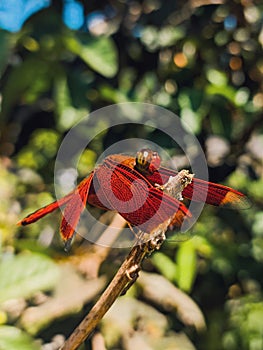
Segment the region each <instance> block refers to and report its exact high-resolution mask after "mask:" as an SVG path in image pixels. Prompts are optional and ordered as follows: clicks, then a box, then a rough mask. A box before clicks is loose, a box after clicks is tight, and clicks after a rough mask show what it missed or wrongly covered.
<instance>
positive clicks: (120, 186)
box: [18, 149, 249, 249]
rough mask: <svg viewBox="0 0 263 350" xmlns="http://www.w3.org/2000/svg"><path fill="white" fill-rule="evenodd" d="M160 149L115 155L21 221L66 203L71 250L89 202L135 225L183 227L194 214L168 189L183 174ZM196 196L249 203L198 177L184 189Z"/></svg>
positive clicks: (65, 233) (64, 230)
mask: <svg viewBox="0 0 263 350" xmlns="http://www.w3.org/2000/svg"><path fill="white" fill-rule="evenodd" d="M160 164H161V159H160V156H159V154H158V153H157V152H154V151H152V150H150V149H142V150H141V151H139V152H138V153H137V155H136V157H130V156H127V155H122V154H115V155H110V156H108V157H107V158H105V160H104V161H103V163H102V164H101V165H99V166H98V167H97V168H96V169H94V171H92V173H91V174H90V175H89V176H88V177H87V178H85V179H84V180H82V181H81V182H80V184H79V185H78V186H77V187H76V189H75V190H73V191H72V192H70V193H69V194H68V195H66V196H65V197H63V198H61V199H59V200H57V201H54V202H53V203H51V204H48V205H46V206H45V207H42V208H40V209H38V210H36V211H35V212H34V213H32V214H29V215H28V216H27V217H25V218H24V219H22V220H21V221H19V222H18V225H23V226H24V225H28V224H31V223H33V222H35V221H37V220H39V219H40V218H42V217H43V216H45V215H47V214H49V213H51V212H53V211H54V210H56V209H58V208H59V207H63V206H64V207H65V209H64V211H63V215H62V221H61V225H60V232H61V237H62V239H63V241H64V242H65V247H66V248H67V249H68V248H69V246H70V243H71V240H72V238H73V236H74V233H75V229H76V226H77V224H78V222H79V219H80V215H81V213H82V211H83V210H84V208H85V206H86V203H88V204H90V205H92V206H95V207H99V208H101V209H105V210H115V211H117V212H118V213H119V214H120V215H121V216H122V217H123V218H124V219H125V220H126V221H127V222H128V224H129V225H130V226H132V227H134V226H135V227H137V228H139V229H140V230H142V231H144V232H152V230H154V229H155V228H156V227H158V226H159V225H160V224H162V223H163V222H165V221H166V220H168V219H170V218H172V221H171V224H170V226H169V228H170V229H174V228H180V227H181V225H182V223H183V222H184V220H188V219H190V218H191V213H190V211H189V210H188V209H187V208H186V206H185V205H184V204H183V203H182V202H181V201H179V200H178V199H176V198H173V197H172V196H170V195H168V194H166V193H164V191H163V190H162V187H161V186H163V185H164V184H165V183H167V182H168V181H169V179H170V177H171V176H172V177H174V176H176V175H177V174H178V173H177V172H176V171H174V170H171V169H167V168H164V167H162V166H160ZM182 196H183V197H185V198H188V199H190V200H194V201H199V202H206V203H208V204H211V205H215V206H230V207H233V208H246V207H248V203H249V202H248V199H247V197H246V196H245V195H244V194H243V193H241V192H238V191H236V190H234V189H232V188H230V187H227V186H223V185H219V184H216V183H212V182H206V181H204V180H200V179H197V178H194V179H193V181H192V182H191V183H190V184H188V185H187V186H186V187H185V188H184V189H183V191H182Z"/></svg>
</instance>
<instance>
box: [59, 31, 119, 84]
mask: <svg viewBox="0 0 263 350" xmlns="http://www.w3.org/2000/svg"><path fill="white" fill-rule="evenodd" d="M65 45H66V46H67V47H68V49H69V50H70V51H72V52H73V53H75V54H76V55H78V56H79V57H80V58H81V59H82V60H83V61H84V62H86V63H87V64H88V65H89V66H90V67H91V68H92V69H94V70H95V71H96V72H98V73H100V74H101V75H103V76H105V77H107V78H112V77H114V75H115V74H116V73H117V69H118V57H117V49H116V46H115V44H114V42H113V40H112V39H111V38H110V37H106V36H100V37H91V36H89V35H87V34H86V33H78V35H76V36H75V37H69V38H67V39H66V40H65Z"/></svg>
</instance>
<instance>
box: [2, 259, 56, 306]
mask: <svg viewBox="0 0 263 350" xmlns="http://www.w3.org/2000/svg"><path fill="white" fill-rule="evenodd" d="M58 276H59V270H58V267H57V265H56V264H55V263H54V262H53V261H52V260H51V259H49V258H48V257H46V256H44V255H40V254H24V255H18V256H15V257H12V258H10V259H6V260H4V261H3V262H2V263H1V265H0V301H1V302H3V301H5V300H8V299H13V298H20V297H24V298H27V297H30V296H32V295H33V294H34V293H35V292H37V291H39V290H48V289H52V288H53V287H54V285H55V284H56V281H57V278H58Z"/></svg>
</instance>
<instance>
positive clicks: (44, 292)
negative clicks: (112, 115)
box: [0, 0, 263, 350]
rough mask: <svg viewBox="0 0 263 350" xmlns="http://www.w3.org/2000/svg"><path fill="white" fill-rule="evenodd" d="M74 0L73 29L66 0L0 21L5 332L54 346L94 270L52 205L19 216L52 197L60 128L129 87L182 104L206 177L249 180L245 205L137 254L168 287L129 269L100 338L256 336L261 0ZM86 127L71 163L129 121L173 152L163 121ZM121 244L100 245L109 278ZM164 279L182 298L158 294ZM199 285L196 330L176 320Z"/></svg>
mask: <svg viewBox="0 0 263 350" xmlns="http://www.w3.org/2000/svg"><path fill="white" fill-rule="evenodd" d="M24 2H25V3H26V0H24ZM73 2H74V1H73ZM78 3H79V4H81V5H82V7H83V11H84V12H83V14H84V15H85V21H83V25H82V27H79V30H78V31H77V30H75V31H74V30H72V29H70V28H69V26H68V23H69V22H68V21H69V19H68V18H67V19H66V17H65V11H64V10H65V9H64V10H63V6H64V2H63V1H53V2H52V4H51V5H50V6H49V7H46V8H44V9H42V10H41V11H38V12H35V13H34V14H33V15H31V16H29V17H28V18H27V20H26V21H25V22H24V24H23V26H22V28H21V29H20V30H19V31H17V32H12V33H11V32H8V31H6V30H1V31H0V45H1V53H0V72H1V79H0V82H1V102H0V103H1V119H0V137H1V138H0V152H1V164H0V185H1V186H0V194H1V202H0V209H1V210H0V238H1V246H0V258H1V265H0V284H1V286H0V287H1V288H0V298H1V301H3V302H2V303H1V306H0V324H1V326H0V348H1V349H12V350H13V349H14V350H16V349H38V348H40V346H41V344H42V349H45V345H50V346H53V348H59V345H54V344H58V343H55V340H54V337H56V336H57V335H58V334H63V336H68V335H69V334H70V332H71V331H72V329H73V328H74V327H75V325H76V322H77V321H78V320H80V319H81V318H82V317H83V315H84V314H86V313H87V310H88V309H89V308H90V306H91V305H92V304H93V303H94V301H95V299H96V298H97V297H98V294H99V292H100V291H101V289H102V288H103V286H104V285H105V280H104V281H101V280H98V279H97V278H95V279H94V280H91V281H89V282H87V280H86V279H85V277H84V276H83V271H84V275H85V273H86V272H85V271H86V270H85V269H87V266H88V265H89V266H93V265H92V264H93V263H94V261H96V259H97V257H96V256H93V255H92V252H90V251H89V249H90V248H87V253H85V254H84V255H83V256H82V255H81V254H79V253H78V250H76V251H75V254H73V253H74V252H73V253H72V260H71V259H70V258H71V257H69V256H65V254H64V253H63V252H62V246H61V242H60V241H59V237H58V235H57V231H58V216H57V215H56V214H55V215H52V216H50V217H48V218H45V219H43V220H41V221H39V222H37V223H35V224H34V225H32V226H29V227H27V228H26V229H16V227H15V223H16V222H17V221H18V219H19V218H21V217H23V216H25V215H27V213H29V212H31V211H33V210H35V209H37V208H38V207H40V206H42V205H45V204H47V203H49V202H50V201H52V200H53V195H51V193H54V192H53V170H54V162H55V159H56V154H57V151H58V149H59V145H60V143H61V141H62V140H63V137H64V136H65V135H66V133H67V132H68V130H69V129H70V128H71V127H72V126H73V125H74V124H75V123H76V122H78V121H79V120H81V118H82V117H83V116H86V115H88V114H89V113H90V112H92V111H94V110H97V109H98V108H101V107H104V106H107V105H109V104H112V103H121V102H133V101H135V102H148V103H153V104H157V105H159V106H163V107H165V108H167V109H169V110H171V111H172V112H175V113H177V114H178V115H179V116H180V118H181V119H182V120H183V121H184V122H186V123H187V124H188V125H189V126H190V127H191V130H192V132H193V133H195V135H196V136H197V137H198V139H199V141H200V143H201V145H202V146H203V148H204V150H205V152H206V156H207V162H208V166H209V170H210V179H211V180H212V181H215V182H224V183H225V184H228V185H230V186H232V187H234V188H236V189H238V190H240V191H243V192H245V193H247V194H248V196H249V198H250V199H251V202H252V203H253V206H252V207H251V208H250V209H248V210H244V211H234V210H221V209H220V210H219V209H217V208H211V207H209V208H208V207H207V208H205V210H204V211H203V213H202V216H201V217H200V218H199V221H198V222H197V223H196V225H195V226H194V228H193V231H194V235H195V237H194V238H192V239H191V240H189V241H186V242H182V243H176V242H172V241H171V242H167V243H166V244H165V245H164V246H163V247H162V250H161V251H160V252H157V253H155V254H154V255H153V256H152V257H151V259H147V260H146V261H145V270H147V271H148V273H150V272H151V273H152V272H155V273H156V272H157V271H158V273H159V275H160V276H158V277H162V278H163V279H162V281H163V282H160V283H162V288H161V286H160V287H158V286H157V287H153V289H156V290H157V291H159V288H160V293H159V294H160V298H163V300H162V301H161V302H160V303H158V300H157V295H154V297H151V295H150V294H149V291H146V287H145V286H143V285H142V284H141V285H140V283H139V281H138V284H136V285H135V286H134V288H133V289H132V290H131V291H130V295H129V297H128V299H127V300H126V299H123V300H122V298H120V300H119V301H118V305H117V306H116V309H115V311H114V309H113V311H112V314H110V315H108V316H107V317H105V320H104V321H103V323H102V327H101V332H102V335H103V336H104V337H105V340H106V342H107V346H108V348H109V349H110V348H113V347H114V346H115V348H116V347H118V348H120V349H128V348H131V347H133V348H135V347H136V345H134V344H141V348H147V346H148V348H151V349H159V348H162V349H164V348H165V349H174V348H175V344H176V346H177V348H178V349H183V350H185V349H202V350H205V349H209V350H210V349H213V350H222V349H227V350H235V349H239V350H247V349H248V350H260V349H262V348H263V329H262V317H263V293H262V288H263V279H262V264H263V224H262V222H263V199H262V198H263V153H262V149H263V118H262V112H263V85H262V79H263V58H262V46H263V29H262V19H263V18H262V13H263V7H262V3H261V2H260V1H256V0H255V1H245V0H244V1H243V0H242V1H235V2H233V1H227V0H226V1H221V0H218V1H214V2H213V4H212V5H211V4H210V2H209V1H195V0H194V1H187V2H185V1H173V0H168V1H166V2H165V3H164V2H160V1H155V0H143V1H122V0H112V1H111V2H107V1H104V0H102V1H100V2H99V3H98V2H95V1H88V2H87V1H79V2H78ZM211 3H212V2H211ZM46 6H47V4H46ZM63 11H64V12H63ZM65 22H66V24H67V25H66V24H65ZM72 27H73V26H72ZM130 118H131V120H135V121H137V122H139V120H137V119H136V116H130ZM153 122H154V121H153ZM84 131H85V130H83V132H84ZM85 132H86V131H85ZM87 132H89V133H91V134H93V136H94V135H96V138H95V139H94V140H93V142H91V144H90V147H89V149H88V150H86V151H85V152H84V153H83V154H82V156H81V158H80V160H79V163H78V169H77V170H78V174H79V177H80V178H82V177H84V176H86V174H87V173H88V172H90V171H91V170H92V169H93V167H94V165H95V163H96V159H97V158H98V156H99V155H100V153H101V152H102V151H103V150H104V149H105V148H106V147H108V146H109V145H111V144H113V143H114V142H117V141H119V140H121V139H124V138H129V137H141V138H146V139H149V140H152V141H154V142H155V143H157V144H160V145H161V146H162V147H164V148H165V149H166V150H167V152H168V153H169V154H170V155H171V156H172V159H173V161H174V162H175V163H176V162H178V163H179V164H181V163H180V160H181V158H180V157H179V156H178V155H175V150H174V149H173V146H172V144H171V142H169V140H167V139H166V138H164V135H162V134H161V133H159V132H158V130H153V129H150V128H147V127H145V128H144V127H142V126H140V128H137V127H134V128H130V127H129V126H123V127H121V128H117V127H116V128H110V129H108V130H107V131H104V132H102V133H100V134H99V135H97V134H96V130H95V128H94V130H91V131H87ZM182 166H184V164H183V165H182ZM22 208H23V209H22ZM80 241H81V238H78V237H77V238H76V244H78V243H79V242H80ZM90 256H91V257H92V259H91V258H90ZM124 256H125V254H124V253H123V252H120V251H119V252H118V253H117V252H112V253H111V255H110V256H109V257H107V261H110V259H111V261H113V259H115V261H116V264H107V263H106V264H103V266H102V271H103V273H105V274H106V275H107V279H108V280H110V279H111V277H112V274H113V273H114V271H116V269H117V266H118V263H120V261H121V260H123V258H124ZM69 262H72V267H71V268H70V270H68V264H69ZM109 265H111V266H109ZM113 265H114V266H113ZM90 269H91V268H90ZM113 270H114V271H113ZM80 272H81V273H82V274H81V275H80ZM61 275H63V276H65V277H64V279H61V278H59V277H58V276H61ZM164 281H166V282H164ZM87 283H90V284H88V285H87ZM141 283H143V280H142V281H141ZM147 283H149V282H147ZM165 283H167V285H166V284H165ZM171 285H172V287H173V288H174V289H172V293H173V298H174V299H175V300H176V302H177V306H178V305H180V304H182V305H184V306H185V310H186V311H187V312H186V314H184V313H183V311H182V313H181V314H180V313H178V312H176V307H175V306H174V305H172V304H169V303H168V305H167V304H165V300H167V299H169V298H167V297H166V296H167V293H168V292H167V291H170V289H169V288H170V287H171ZM85 286H87V288H85ZM176 287H178V288H180V289H181V290H183V291H184V293H183V292H181V293H182V294H178V293H177V292H178V289H177V288H176ZM74 288H75V289H74ZM89 290H92V293H91V294H90V295H89V294H88V291H89ZM185 293H188V294H189V295H190V296H191V298H189V299H187V300H186V299H185V297H187V295H186V294H185ZM176 296H177V298H178V300H177V299H176ZM129 298H130V299H131V300H132V301H131V300H130V299H129ZM135 298H136V300H135ZM125 300H126V304H125ZM185 300H186V301H185ZM189 300H191V301H189ZM62 301H63V302H62ZM194 301H195V302H196V303H197V304H198V305H199V307H200V309H201V311H200V313H201V312H202V313H203V315H204V317H205V320H206V326H207V329H206V330H205V331H204V330H203V332H201V328H202V327H199V328H198V326H197V324H196V323H195V322H194V321H193V322H192V323H190V324H189V323H187V315H191V316H192V315H193V314H195V312H194V311H193V310H196V309H195V308H194V307H193V304H191V302H192V303H194ZM137 303H138V304H137ZM121 304H122V305H121ZM138 305H140V306H138ZM190 305H192V306H191V307H190ZM118 307H119V308H120V310H121V311H118ZM138 308H139V309H140V310H141V314H140V313H138ZM116 310H117V311H116ZM123 310H125V313H124V311H123ZM136 310H137V311H136ZM114 312H116V313H117V314H115V315H114ZM119 314H121V322H119V320H118V318H116V317H117V315H119ZM125 314H126V315H127V318H126V319H125V324H124V322H123V317H124V316H125ZM149 315H151V317H148V316H149ZM118 317H119V316H118ZM140 319H141V320H143V322H142V321H141V322H140ZM190 319H191V320H194V317H193V318H191V317H190ZM112 320H114V321H112ZM188 321H189V320H188ZM107 322H108V323H107ZM112 322H113V323H112ZM108 324H110V327H112V325H113V326H114V334H113V332H112V329H111V330H110V332H109V330H108V329H107V328H108ZM122 327H123V328H122ZM23 329H24V330H23ZM194 329H196V330H197V332H199V334H196V332H195V331H194ZM135 330H136V331H135ZM28 334H31V336H30V335H28ZM128 334H133V336H130V337H127V335H128ZM151 339H154V343H153V342H152V340H151ZM60 341H61V340H60ZM43 344H44V345H43ZM111 345H112V347H111ZM90 346H91V345H90V343H89V342H87V345H86V348H87V349H88V348H90ZM138 347H139V348H140V346H138V345H137V348H138Z"/></svg>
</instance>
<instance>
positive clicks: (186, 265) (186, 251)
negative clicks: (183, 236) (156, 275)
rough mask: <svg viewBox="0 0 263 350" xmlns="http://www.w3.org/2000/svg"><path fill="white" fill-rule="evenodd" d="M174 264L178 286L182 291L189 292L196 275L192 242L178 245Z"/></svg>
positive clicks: (194, 252)
mask: <svg viewBox="0 0 263 350" xmlns="http://www.w3.org/2000/svg"><path fill="white" fill-rule="evenodd" d="M176 262H177V283H178V286H179V287H180V288H181V289H183V290H184V291H186V292H189V291H190V290H191V288H192V285H193V282H194V279H195V275H196V249H195V246H194V243H193V240H189V241H187V242H184V243H182V244H181V245H180V247H179V249H178V252H177V256H176Z"/></svg>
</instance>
